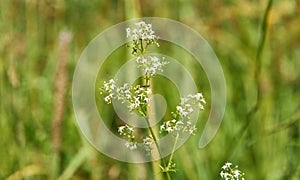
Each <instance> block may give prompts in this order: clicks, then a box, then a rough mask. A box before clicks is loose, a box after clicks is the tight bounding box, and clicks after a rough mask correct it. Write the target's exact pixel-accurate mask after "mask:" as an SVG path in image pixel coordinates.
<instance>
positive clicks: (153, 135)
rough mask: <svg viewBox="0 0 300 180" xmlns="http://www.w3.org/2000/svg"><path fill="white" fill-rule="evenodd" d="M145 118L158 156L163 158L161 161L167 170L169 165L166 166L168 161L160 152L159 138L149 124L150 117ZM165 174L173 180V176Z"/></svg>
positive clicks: (169, 179)
mask: <svg viewBox="0 0 300 180" xmlns="http://www.w3.org/2000/svg"><path fill="white" fill-rule="evenodd" d="M145 118H146V122H147V125H148V129H149V131H150V133H151V136H152V138H153V140H154V143H155V146H156V148H157V151H158V154H159V156H160V158H161V160H162V163H163V166H164V168H166V167H167V164H166V161H165V159H164V158H163V157H162V154H161V152H160V149H159V146H158V142H157V138H156V136H155V133H154V131H153V129H152V127H151V125H150V122H149V117H148V116H147V117H145ZM165 173H166V175H167V178H168V180H171V176H170V174H169V172H168V171H166V172H165Z"/></svg>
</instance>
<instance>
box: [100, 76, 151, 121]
mask: <svg viewBox="0 0 300 180" xmlns="http://www.w3.org/2000/svg"><path fill="white" fill-rule="evenodd" d="M100 93H106V94H107V95H106V96H105V97H104V101H105V102H106V103H107V104H110V103H111V101H112V100H113V99H116V100H119V101H121V102H122V103H126V104H127V108H128V109H129V111H137V112H138V113H139V114H140V115H141V116H146V113H147V106H148V102H149V97H150V95H151V93H152V92H151V89H150V88H149V87H142V86H140V85H137V86H130V85H129V84H128V83H125V84H124V85H123V86H120V87H118V86H117V85H116V82H115V81H114V80H113V79H111V80H109V81H108V82H106V81H104V85H103V87H102V88H100Z"/></svg>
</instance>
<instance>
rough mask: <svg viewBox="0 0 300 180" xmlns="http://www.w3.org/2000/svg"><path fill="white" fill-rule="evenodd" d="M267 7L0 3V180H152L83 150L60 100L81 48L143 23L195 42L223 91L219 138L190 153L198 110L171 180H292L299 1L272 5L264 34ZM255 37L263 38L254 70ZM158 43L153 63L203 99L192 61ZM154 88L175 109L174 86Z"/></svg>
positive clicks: (192, 2)
mask: <svg viewBox="0 0 300 180" xmlns="http://www.w3.org/2000/svg"><path fill="white" fill-rule="evenodd" d="M266 7H267V1H259V0H254V1H251V0H243V1H233V0H227V1H217V0H212V1H204V0H200V1H199V0H188V1H184V0H165V1H159V0H151V1H150V0H143V1H142V0H140V1H139V0H124V1H109V0H100V1H99V0H91V1H80V0H62V1H60V0H54V1H50V0H45V1H40V0H3V1H1V2H0V78H1V81H0V93H1V104H0V106H1V108H0V132H1V135H0V179H3V178H12V179H13V178H16V179H22V178H25V179H26V178H29V179H31V178H33V179H35V178H37V179H45V178H57V177H61V178H72V179H147V178H148V179H152V178H153V177H156V178H159V177H160V176H159V175H158V172H153V168H152V165H151V163H149V164H128V163H123V162H118V161H116V160H113V159H111V158H108V157H106V156H104V155H102V154H101V153H99V152H97V151H96V150H95V149H93V148H92V147H91V146H90V145H89V144H88V143H87V142H86V141H85V140H84V138H83V137H82V136H81V134H80V132H79V129H78V128H77V126H76V121H75V118H74V113H73V109H72V101H71V95H72V92H71V88H70V87H71V85H72V75H73V72H74V69H75V66H76V63H77V60H78V58H79V56H80V54H81V52H82V51H83V49H84V47H85V46H87V45H88V43H89V42H90V41H91V40H92V39H93V38H94V37H95V36H96V35H97V34H98V33H100V32H101V31H103V30H104V29H105V28H108V27H109V26H111V25H114V24H116V23H119V22H122V21H124V20H128V19H130V18H134V17H147V16H156V17H165V18H170V19H174V20H178V21H181V22H182V23H185V24H187V25H189V26H191V27H192V28H194V29H195V30H196V31H198V32H199V33H200V34H202V35H203V37H204V38H206V39H207V40H208V42H209V43H210V45H211V46H212V48H213V49H214V51H215V52H216V54H217V56H218V58H219V60H220V63H221V64H222V67H223V70H224V73H225V78H226V84H227V106H226V112H225V116H224V120H223V122H222V124H221V127H220V129H219V131H218V133H217V134H216V136H215V138H214V139H213V141H212V142H211V143H210V144H209V145H208V146H207V147H205V148H204V149H198V141H199V138H200V135H201V132H202V130H203V127H204V125H205V120H204V119H205V118H204V117H206V116H207V115H208V113H209V110H206V111H207V112H204V114H203V117H202V118H201V119H200V121H199V123H198V124H199V126H198V132H197V134H196V136H192V137H191V138H190V139H189V140H188V142H187V143H186V144H185V145H184V146H183V147H181V148H180V149H179V150H178V151H177V152H176V155H175V162H176V164H177V168H178V172H177V173H176V174H172V177H174V179H218V178H220V175H219V172H220V170H221V167H222V165H223V164H224V162H226V161H230V162H233V163H234V164H238V165H239V168H240V169H241V170H242V171H243V172H244V173H245V178H246V179H272V180H273V179H297V178H298V177H300V163H299V154H300V140H299V139H300V138H299V133H300V125H299V124H300V123H299V122H300V73H299V67H300V23H299V19H300V2H299V1H297V0H284V1H280V0H274V2H273V4H272V7H271V10H270V12H269V16H268V18H267V21H266V24H267V27H268V28H267V29H266V31H262V30H261V25H262V20H263V16H264V13H265V9H266ZM154 29H155V27H154ZM263 33H265V35H266V39H265V43H264V46H263V49H262V51H261V54H260V58H259V59H258V60H257V58H256V54H257V50H258V46H259V39H260V38H261V37H262V34H263ZM64 35H65V36H66V37H67V38H69V39H67V38H66V37H64ZM160 43H161V48H160V49H161V51H162V53H171V54H173V55H174V56H176V57H177V59H179V60H181V62H182V63H183V64H184V65H185V66H186V67H187V69H189V70H190V72H193V76H194V78H195V79H196V80H197V82H199V89H200V90H201V91H203V93H204V95H206V96H209V95H210V87H209V83H208V82H207V79H206V77H205V73H204V72H203V71H202V70H201V66H199V65H195V64H193V63H188V62H193V61H188V59H192V57H190V56H189V55H188V53H186V52H181V51H182V50H180V48H179V47H172V48H171V49H168V47H169V46H168V43H167V42H160ZM164 48H165V49H164ZM164 50H165V51H164ZM124 55H126V50H124V49H123V50H120V51H118V52H116V53H114V54H113V55H112V56H111V57H110V59H111V61H109V62H106V63H107V64H106V68H105V69H104V71H103V72H99V77H102V75H103V78H99V79H102V80H105V79H108V78H107V77H108V76H113V73H112V72H116V71H117V70H118V68H119V67H120V66H121V65H122V64H123V63H124V62H125V61H126V59H124V57H126V56H124ZM106 72H110V74H105V73H106ZM61 79H63V80H61ZM162 82H163V83H164V86H159V83H162ZM97 83H98V82H97ZM155 83H157V84H158V85H157V86H156V88H157V89H156V91H158V92H160V93H161V94H163V95H164V96H165V97H166V100H169V102H168V103H170V106H171V107H172V106H173V107H174V103H176V102H178V100H177V101H176V98H178V95H177V94H176V91H174V92H173V90H170V89H172V88H173V89H174V88H175V87H173V85H172V84H171V83H169V82H168V81H166V80H165V79H164V78H163V77H158V79H157V80H156V81H155ZM166 86H167V87H172V88H170V89H169V88H166ZM96 93H97V92H96ZM174 96H175V97H176V98H173V97H174ZM97 97H98V96H97V95H96V98H97ZM98 98H99V97H98ZM174 99H175V101H174ZM206 99H208V100H209V99H210V97H206ZM97 100H99V101H101V100H100V99H97ZM100 104H101V102H100ZM99 109H100V110H101V111H103V113H104V114H107V116H106V117H107V118H108V119H110V120H111V121H110V122H109V123H111V124H112V126H114V123H115V122H113V120H116V119H117V117H116V115H114V113H113V111H112V109H111V108H109V107H108V106H105V107H103V108H101V107H100V108H99ZM100 110H99V111H100ZM156 165H157V164H156ZM149 177H150V178H149Z"/></svg>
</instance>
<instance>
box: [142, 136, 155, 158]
mask: <svg viewBox="0 0 300 180" xmlns="http://www.w3.org/2000/svg"><path fill="white" fill-rule="evenodd" d="M153 143H154V142H153V139H152V138H150V137H148V136H146V137H145V138H143V145H144V148H145V150H146V152H147V153H148V154H150V152H151V150H152V149H153V147H152V146H153Z"/></svg>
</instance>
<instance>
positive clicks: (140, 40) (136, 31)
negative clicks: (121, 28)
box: [126, 21, 167, 78]
mask: <svg viewBox="0 0 300 180" xmlns="http://www.w3.org/2000/svg"><path fill="white" fill-rule="evenodd" d="M126 32H127V38H129V40H130V42H129V45H130V46H131V48H132V55H134V56H136V57H137V58H136V62H137V67H138V68H140V69H141V70H142V72H143V75H144V76H146V77H147V78H150V77H153V76H154V75H155V74H156V73H157V71H161V72H162V71H163V70H162V68H163V66H165V65H166V64H167V62H166V61H165V60H164V58H163V59H159V58H158V57H156V56H153V55H148V54H145V52H146V50H147V47H148V46H149V45H151V44H154V45H156V46H159V44H158V42H157V40H158V36H156V35H155V34H154V33H155V32H154V31H153V30H152V25H151V24H147V23H145V22H144V21H141V22H138V23H135V24H134V26H133V27H131V28H127V29H126Z"/></svg>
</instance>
